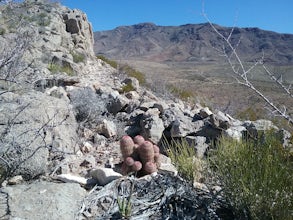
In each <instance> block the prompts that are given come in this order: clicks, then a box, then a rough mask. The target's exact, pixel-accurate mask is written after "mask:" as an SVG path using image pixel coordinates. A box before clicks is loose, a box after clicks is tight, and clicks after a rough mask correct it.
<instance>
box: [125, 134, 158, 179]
mask: <svg viewBox="0 0 293 220" xmlns="http://www.w3.org/2000/svg"><path fill="white" fill-rule="evenodd" d="M120 149H121V153H122V157H123V164H122V173H123V174H124V175H125V174H127V173H131V172H137V173H138V175H139V176H143V175H147V174H151V173H154V172H156V171H157V168H158V167H159V157H160V149H159V147H158V146H157V145H154V144H153V143H151V142H150V141H147V140H145V139H144V138H143V137H142V136H140V135H137V136H135V137H134V138H133V139H132V138H131V137H130V136H127V135H126V136H123V137H122V138H121V140H120Z"/></svg>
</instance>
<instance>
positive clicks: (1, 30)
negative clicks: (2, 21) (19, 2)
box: [0, 27, 6, 35]
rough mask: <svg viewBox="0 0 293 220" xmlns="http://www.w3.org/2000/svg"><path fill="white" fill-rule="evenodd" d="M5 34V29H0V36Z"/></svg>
mask: <svg viewBox="0 0 293 220" xmlns="http://www.w3.org/2000/svg"><path fill="white" fill-rule="evenodd" d="M5 33H6V30H5V28H2V27H1V28H0V35H4V34H5Z"/></svg>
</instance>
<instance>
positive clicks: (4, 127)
mask: <svg viewBox="0 0 293 220" xmlns="http://www.w3.org/2000/svg"><path fill="white" fill-rule="evenodd" d="M0 9H1V13H0V21H1V24H2V25H1V30H2V31H1V35H0V44H1V47H0V53H1V55H2V57H1V58H0V184H1V186H0V218H1V219H44V220H45V219H48V220H49V219H68V220H69V219H70V220H71V219H121V210H119V209H118V207H119V201H118V199H119V198H123V201H124V198H128V196H129V191H132V190H136V191H135V192H134V193H133V197H132V204H133V209H132V213H131V214H132V216H133V217H135V218H136V219H168V218H169V219H176V218H179V219H182V218H181V217H182V213H184V217H186V218H188V217H190V218H191V217H194V216H195V215H197V216H201V217H202V216H204V218H205V219H219V218H220V219H221V218H222V219H227V217H229V218H230V219H233V213H232V211H231V209H230V208H227V207H229V206H228V205H227V202H226V201H225V200H224V199H223V197H221V196H218V193H219V192H220V191H221V188H220V187H219V186H217V185H215V184H213V183H212V182H205V183H203V182H202V181H201V182H199V181H200V178H198V179H194V180H192V182H193V183H192V184H190V183H189V182H187V181H186V180H184V179H182V178H181V177H179V176H178V175H177V173H178V172H177V170H176V168H175V167H174V166H173V165H172V164H171V162H170V159H169V158H168V157H166V156H165V155H164V154H163V153H164V149H165V148H164V147H166V146H165V145H164V144H163V142H162V140H163V137H164V136H165V137H166V138H167V140H169V141H170V140H171V139H174V140H175V139H180V138H186V140H187V141H188V143H189V144H190V147H193V148H194V149H195V150H196V152H197V158H195V159H198V160H202V159H203V158H204V157H205V155H206V153H207V151H208V150H209V149H210V148H211V146H212V143H213V142H214V140H215V139H216V138H217V137H219V136H220V135H222V134H225V135H227V136H229V137H232V138H235V139H240V138H242V136H246V137H247V136H250V135H252V136H253V135H256V133H257V131H258V130H267V129H275V130H276V132H277V133H278V134H279V135H280V136H281V137H282V138H283V141H284V146H285V145H286V143H287V141H288V138H290V134H288V132H286V131H284V130H278V128H277V127H275V126H274V125H273V124H272V122H270V121H266V120H259V121H240V120H237V119H234V118H232V117H231V116H229V115H228V114H225V113H223V112H220V111H217V112H211V111H210V109H208V108H207V107H204V106H201V105H199V104H196V105H193V106H190V105H187V104H186V103H184V102H182V101H180V100H163V99H161V98H158V97H157V96H156V95H155V94H153V93H152V92H151V91H149V90H147V89H146V88H143V87H141V86H140V85H139V82H138V80H137V79H135V78H132V77H128V76H127V75H118V74H117V72H116V70H115V69H114V68H112V67H111V66H109V65H108V64H107V63H105V62H103V61H102V60H99V59H96V58H95V57H94V54H93V37H92V36H93V34H92V30H91V25H90V23H89V22H88V20H87V18H86V15H85V14H84V13H83V12H81V11H79V10H71V9H69V8H66V7H64V6H61V5H59V4H57V3H52V2H51V3H50V2H47V1H38V0H37V1H24V2H23V3H11V4H3V5H1V8H0ZM118 76H119V77H118ZM125 135H128V136H130V137H135V136H137V135H140V136H139V137H140V138H141V139H143V143H145V142H147V141H148V142H147V143H148V144H151V146H154V145H158V146H159V147H160V148H159V149H160V152H161V153H160V152H156V153H157V156H158V158H159V161H158V163H156V164H155V165H154V161H147V160H146V161H143V160H142V157H141V156H140V155H139V156H137V155H136V156H137V157H135V155H132V156H133V157H134V158H135V159H136V160H138V161H141V162H142V163H143V162H151V165H154V166H156V167H155V170H156V172H152V174H151V175H145V176H143V175H142V176H143V177H141V178H136V177H133V176H131V177H129V176H130V175H131V173H129V176H127V175H126V176H123V175H122V174H124V173H123V172H122V171H123V164H125V163H126V162H125V161H124V162H125V163H124V162H123V158H122V156H121V152H120V144H121V142H120V140H121V137H122V136H124V137H125ZM128 138H129V137H128ZM287 145H288V144H287ZM287 145H286V146H287ZM135 146H136V145H135ZM133 147H134V144H133V146H132V148H133ZM138 147H140V145H139V146H138ZM154 148H155V147H154ZM152 149H153V148H152ZM153 151H154V150H153ZM153 157H154V155H153ZM122 162H123V164H122ZM145 164H146V163H145ZM121 166H122V168H121ZM129 166H130V165H129ZM144 168H146V165H145V167H144ZM145 170H146V169H145ZM133 184H135V187H133ZM208 186H211V188H210V187H208ZM146 189H147V190H146ZM216 194H217V196H215V195H216ZM120 204H121V203H120ZM174 207H175V208H174ZM183 210H184V212H182V211H183ZM186 210H188V211H186ZM119 216H120V217H119Z"/></svg>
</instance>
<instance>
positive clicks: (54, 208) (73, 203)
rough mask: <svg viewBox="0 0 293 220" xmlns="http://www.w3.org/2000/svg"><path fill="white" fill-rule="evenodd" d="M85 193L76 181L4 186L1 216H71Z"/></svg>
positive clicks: (68, 218) (69, 218) (45, 219)
mask: <svg viewBox="0 0 293 220" xmlns="http://www.w3.org/2000/svg"><path fill="white" fill-rule="evenodd" d="M86 195H87V192H86V190H85V189H83V188H82V187H80V185H79V184H76V183H66V184H58V183H49V182H44V181H37V182H34V183H32V184H28V185H16V186H7V187H3V188H1V189H0V198H1V205H0V214H1V216H0V218H1V217H3V218H4V219H6V217H7V219H8V216H11V218H12V219H31V220H34V219H35V220H39V219H43V220H51V219H64V220H72V219H75V216H76V214H77V213H78V211H79V209H80V202H81V201H82V199H83V198H84V197H85V196H86Z"/></svg>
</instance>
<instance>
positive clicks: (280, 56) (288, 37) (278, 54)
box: [94, 23, 293, 65]
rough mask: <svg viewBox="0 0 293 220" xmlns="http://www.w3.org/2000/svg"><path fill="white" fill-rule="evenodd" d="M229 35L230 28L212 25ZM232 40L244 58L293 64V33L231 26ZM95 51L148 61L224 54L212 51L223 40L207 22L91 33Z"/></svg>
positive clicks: (199, 58)
mask: <svg viewBox="0 0 293 220" xmlns="http://www.w3.org/2000/svg"><path fill="white" fill-rule="evenodd" d="M215 26H216V27H217V29H218V30H219V31H220V32H221V33H223V34H224V35H225V36H228V35H229V33H230V32H231V30H232V28H231V27H222V26H219V25H215ZM231 39H232V42H234V43H235V44H236V43H237V42H238V41H239V39H240V40H241V43H240V44H239V46H238V47H237V52H238V54H239V55H240V56H241V57H242V58H243V59H244V60H245V61H253V60H255V59H256V58H259V57H261V56H262V54H263V52H264V55H265V60H266V61H267V62H270V63H273V64H283V65H286V64H293V34H280V33H276V32H272V31H265V30H261V29H259V28H237V27H236V28H234V31H233V34H232V38H231ZM94 40H95V45H94V51H95V53H96V54H104V55H106V56H108V57H109V58H113V59H141V60H149V61H157V62H162V61H199V62H219V61H223V59H224V58H223V57H222V56H220V54H219V53H218V52H217V51H216V50H215V48H221V47H222V45H223V41H222V40H221V38H220V37H219V36H217V34H216V33H215V32H214V31H213V30H212V28H211V26H210V25H209V24H208V23H203V24H186V25H181V26H157V25H155V24H153V23H140V24H136V25H132V26H120V27H117V28H115V29H113V30H108V31H98V32H95V33H94Z"/></svg>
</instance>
